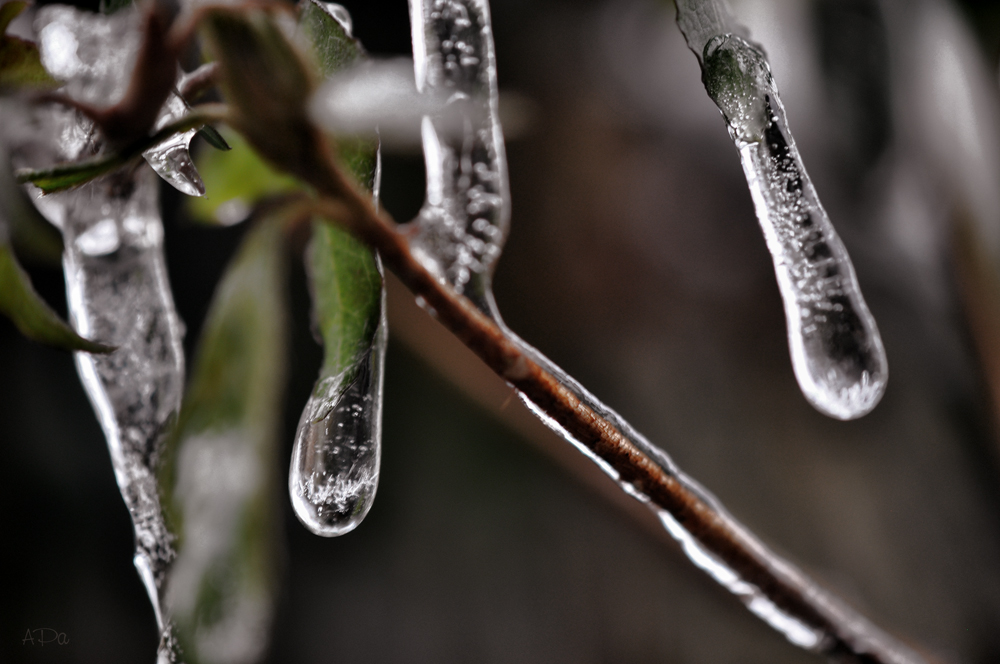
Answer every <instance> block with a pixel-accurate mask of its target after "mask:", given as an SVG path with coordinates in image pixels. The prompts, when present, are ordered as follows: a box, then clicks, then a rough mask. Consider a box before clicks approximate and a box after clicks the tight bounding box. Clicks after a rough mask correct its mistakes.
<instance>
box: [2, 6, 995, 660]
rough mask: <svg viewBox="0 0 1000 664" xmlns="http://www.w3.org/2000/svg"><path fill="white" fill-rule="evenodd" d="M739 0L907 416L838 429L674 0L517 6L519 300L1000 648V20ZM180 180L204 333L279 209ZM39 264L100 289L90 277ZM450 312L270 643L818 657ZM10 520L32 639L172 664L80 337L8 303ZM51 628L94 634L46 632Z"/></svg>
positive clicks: (716, 475)
mask: <svg viewBox="0 0 1000 664" xmlns="http://www.w3.org/2000/svg"><path fill="white" fill-rule="evenodd" d="M344 4H345V5H346V6H347V7H348V8H349V9H350V11H351V13H352V15H353V17H354V23H355V34H356V35H357V36H358V37H360V38H361V39H362V41H363V42H364V44H365V45H366V46H367V48H368V49H369V51H370V52H372V53H373V54H376V55H408V54H409V53H410V46H409V36H410V30H409V24H408V15H407V7H406V3H405V2H404V1H403V0H378V1H375V0H364V1H363V0H356V1H353V2H346V3H344ZM732 5H733V7H734V10H735V12H736V13H737V15H738V16H739V17H740V19H741V20H742V21H743V22H744V23H745V24H746V25H748V27H749V28H750V31H751V34H752V35H753V37H754V38H755V39H757V40H758V41H760V42H761V43H762V44H763V45H764V46H765V48H766V49H767V51H768V53H769V55H770V56H771V61H772V66H773V69H774V72H775V76H776V80H777V82H778V85H779V88H780V89H781V90H782V93H783V98H784V102H785V105H786V108H787V110H788V117H789V123H790V125H791V128H792V131H793V132H794V133H795V137H796V139H797V141H798V144H799V147H800V150H801V152H802V154H803V157H804V159H805V162H806V165H807V167H808V169H809V172H810V174H811V175H812V177H813V180H814V182H815V184H816V187H817V189H818V191H819V193H820V196H821V198H822V200H823V201H824V204H825V205H826V207H827V209H828V211H829V213H830V215H831V217H832V219H833V221H834V223H835V225H836V226H837V228H838V229H839V231H840V232H841V235H842V237H843V239H844V242H845V243H846V245H847V247H848V249H849V251H850V252H851V255H852V257H853V259H854V263H855V267H856V269H857V273H858V276H859V278H860V281H861V284H862V288H863V290H864V292H865V295H866V297H867V299H868V303H869V305H870V307H871V310H872V312H873V313H874V315H875V317H876V319H877V320H878V322H879V326H880V329H881V331H882V334H883V338H884V341H885V346H886V349H887V352H888V355H889V362H890V367H891V371H890V374H891V379H890V382H889V388H888V391H887V393H886V396H885V398H884V400H883V401H882V403H881V405H880V406H879V407H878V408H877V409H876V410H875V411H874V412H873V413H872V414H871V415H869V416H867V417H865V418H864V419H862V420H860V421H855V422H849V423H843V422H836V421H833V420H830V419H828V418H825V417H824V416H822V415H820V414H818V413H817V412H815V411H814V410H812V409H811V408H810V407H809V405H808V404H807V403H806V402H805V400H804V399H803V397H802V396H801V395H800V393H799V392H798V388H797V386H796V383H795V379H794V376H793V374H792V370H791V366H790V363H789V359H788V351H787V345H786V341H785V328H784V319H783V313H782V308H781V303H780V300H779V297H778V291H777V288H776V285H775V283H774V276H773V271H772V267H771V263H770V257H769V256H768V254H767V253H766V250H765V245H764V241H763V239H762V237H761V234H760V232H759V229H758V227H757V222H756V220H755V218H754V214H753V209H752V205H751V201H750V196H749V194H748V192H747V189H746V185H745V182H744V179H743V174H742V171H741V169H740V165H739V162H738V158H737V154H736V151H735V149H734V148H733V146H732V144H731V142H730V141H729V138H728V136H727V134H726V131H725V127H724V124H723V122H722V120H721V118H720V117H719V114H718V112H717V111H716V110H715V108H714V106H713V105H712V103H711V102H710V101H709V99H708V98H707V96H706V95H705V94H704V91H703V89H702V88H701V83H700V74H699V71H698V67H697V63H696V61H695V58H694V56H693V55H692V54H691V53H690V52H688V51H687V50H686V48H685V46H684V43H683V40H682V38H681V36H680V33H679V32H678V31H677V29H676V27H675V25H674V24H673V7H672V6H671V4H670V3H659V2H654V1H653V0H574V1H572V2H569V1H565V0H495V1H494V2H493V3H492V11H493V16H494V30H495V37H496V47H497V58H498V63H499V78H500V85H501V90H502V92H507V93H510V99H513V100H514V101H515V102H516V103H515V104H514V106H515V108H516V109H519V112H520V115H519V116H518V118H519V120H520V121H519V123H518V124H519V125H520V128H519V130H518V131H517V132H515V133H516V136H513V137H512V138H511V140H510V141H509V143H508V146H507V150H508V157H509V167H510V179H511V193H512V197H513V219H512V231H511V235H510V239H509V241H508V245H507V248H506V250H505V253H504V256H503V258H502V259H501V262H500V265H499V268H498V271H497V275H496V297H497V300H498V302H499V305H500V309H501V311H502V312H503V314H504V316H505V318H506V320H507V322H508V324H509V325H510V326H511V327H512V328H513V329H514V330H516V331H517V332H518V333H519V334H520V335H521V336H522V337H524V338H525V339H527V340H528V341H530V342H531V343H533V344H534V345H536V346H537V347H538V348H540V349H541V350H542V351H543V352H545V353H546V354H548V355H549V356H550V357H551V358H552V359H554V360H555V361H556V362H557V363H559V364H561V365H562V366H563V367H564V368H566V369H567V370H568V371H569V372H570V373H571V374H573V375H574V376H576V377H577V378H578V379H580V380H581V381H582V382H583V383H584V384H585V385H587V386H588V387H589V388H590V389H591V390H593V391H594V392H595V393H596V394H597V395H598V396H600V397H601V398H602V399H604V400H605V401H606V402H607V403H609V404H610V405H612V406H613V407H615V408H616V409H618V410H619V411H620V412H621V413H622V414H623V415H625V416H626V417H627V418H628V419H629V420H630V421H632V423H633V424H635V425H636V426H637V428H638V429H639V430H641V431H643V432H644V433H645V434H646V435H647V436H648V437H649V438H650V439H651V440H653V441H654V442H657V443H659V444H660V445H662V446H663V447H664V448H665V449H666V450H667V451H668V452H669V453H670V454H672V455H673V456H674V458H675V459H676V460H677V461H678V463H679V464H680V465H681V467H682V468H684V469H686V470H687V471H688V472H689V473H690V474H691V475H693V476H694V477H695V478H697V479H698V480H699V481H701V482H702V483H703V484H705V485H706V486H707V487H709V488H710V489H711V490H712V491H713V492H715V493H716V494H717V495H718V496H719V497H720V498H721V499H722V500H723V502H724V503H725V504H726V505H727V506H728V507H729V508H730V510H731V511H732V512H733V513H734V514H735V515H736V516H737V517H738V518H740V519H741V520H743V521H744V522H745V523H746V524H747V525H748V526H749V527H750V528H751V529H753V530H754V531H755V532H757V533H758V534H759V535H761V536H762V537H763V538H764V539H765V540H766V541H767V542H768V543H770V544H772V545H773V546H774V547H775V548H776V549H777V550H778V551H780V552H782V553H784V554H786V555H788V556H790V557H791V558H792V559H793V560H795V561H796V562H797V563H799V564H801V565H802V566H803V567H804V568H805V569H806V570H808V571H809V572H810V573H812V574H814V575H815V576H816V577H817V578H819V579H820V580H821V581H822V582H823V583H824V584H826V585H828V586H829V587H831V588H833V589H835V590H836V591H837V592H839V593H841V594H842V595H843V596H845V597H846V598H847V599H848V600H849V601H850V602H852V603H853V604H855V605H856V606H857V607H858V608H860V609H861V610H862V611H864V612H866V613H867V614H869V615H870V616H871V617H872V618H874V619H875V620H876V621H877V622H879V623H880V624H882V625H883V626H884V627H885V628H887V629H889V630H891V631H895V632H898V633H899V634H903V635H906V636H907V637H908V638H911V639H913V640H914V641H916V642H919V643H920V644H921V645H922V646H923V647H925V648H926V649H927V650H928V651H930V652H932V653H934V654H936V655H937V656H939V657H941V658H942V659H943V660H944V661H953V662H969V663H976V664H986V663H989V662H1000V482H998V479H1000V462H998V459H1000V445H998V437H997V431H998V427H997V422H998V420H997V418H996V415H997V412H998V409H997V406H996V404H997V403H998V401H997V399H996V394H997V393H998V392H997V390H996V389H995V386H998V385H1000V381H998V377H1000V371H997V365H996V364H995V363H994V361H993V360H994V359H995V358H996V353H997V352H998V351H1000V325H997V320H998V318H997V316H996V313H995V312H996V311H997V310H998V309H997V302H998V300H997V299H996V298H995V297H993V295H995V292H1000V291H994V289H995V288H996V281H995V276H994V274H995V268H994V266H995V265H1000V260H998V257H1000V89H998V83H997V73H998V72H997V62H998V55H1000V9H998V8H997V7H996V5H995V4H994V3H991V2H985V1H983V2H973V1H972V0H969V1H967V2H965V3H962V4H955V3H949V2H945V0H739V1H734V2H732ZM422 192H423V166H422V159H421V157H420V155H418V154H388V155H386V157H385V173H384V178H383V194H384V204H385V205H386V207H387V208H388V210H389V211H390V212H392V213H393V214H394V215H395V216H396V217H397V219H400V220H405V219H408V218H411V217H412V216H413V214H414V213H415V212H416V210H417V209H418V208H419V206H420V203H421V201H422V195H423V194H422ZM209 193H211V192H209ZM163 204H164V209H165V218H166V227H167V257H168V262H169V270H170V275H171V279H172V282H173V285H174V292H175V298H176V301H177V305H178V308H179V310H180V313H181V316H182V318H183V319H184V320H185V322H186V324H187V329H188V332H187V338H186V347H187V350H188V352H189V353H190V351H191V350H192V349H193V347H194V344H195V342H196V340H197V334H198V330H199V327H200V325H201V321H202V318H203V317H204V315H205V312H206V310H207V307H208V303H209V300H210V297H211V293H212V288H213V285H214V283H215V282H216V280H217V279H218V277H219V275H220V274H221V272H222V270H223V269H224V267H225V262H226V259H227V257H228V256H229V255H230V254H231V253H232V251H233V249H234V248H235V247H236V245H237V244H238V242H239V238H240V237H241V235H242V233H243V232H244V229H243V228H241V227H239V226H237V227H233V228H225V229H222V228H214V229H209V228H204V227H200V226H197V225H194V224H192V223H191V222H190V221H189V220H188V218H187V216H186V212H185V208H184V206H183V201H182V200H181V196H180V195H179V194H177V193H176V192H174V191H173V190H171V189H170V188H169V187H167V186H164V188H163ZM30 268H31V273H32V277H33V279H34V281H35V284H36V287H37V288H38V289H39V290H40V291H41V292H42V293H43V295H45V297H46V298H47V299H48V300H49V301H50V302H52V303H53V305H54V306H55V307H56V308H57V309H59V310H61V311H62V312H65V300H64V295H63V286H62V275H61V272H60V271H59V269H58V267H51V266H46V265H44V264H41V263H36V264H32V265H31V266H30ZM289 293H290V297H291V301H292V303H293V314H294V315H293V323H294V329H293V335H292V343H291V346H290V348H289V349H287V352H288V357H289V361H290V363H291V364H290V366H291V373H290V379H289V386H288V390H287V394H288V397H287V403H286V414H285V422H286V426H285V432H284V444H283V447H282V449H281V451H280V455H279V458H278V459H276V461H275V466H276V467H275V472H276V473H281V474H282V475H284V474H285V473H287V469H288V458H289V455H290V451H291V441H292V435H293V433H294V427H295V424H296V422H297V419H298V415H299V412H300V410H301V406H302V404H303V403H304V401H305V399H306V396H307V394H308V393H309V390H310V387H311V385H312V381H313V380H314V378H315V373H316V370H317V368H318V365H319V360H320V350H319V348H318V347H317V346H316V344H315V342H314V341H313V340H312V337H311V335H310V333H309V329H308V313H307V312H308V296H307V294H306V290H305V285H304V276H303V274H302V271H301V267H300V266H295V267H293V269H292V271H291V274H290V286H289ZM393 301H394V302H399V301H400V298H398V297H397V298H395V299H394V300H393ZM404 304H405V303H404ZM421 315H422V314H420V313H419V312H415V311H410V310H407V309H406V307H405V306H397V307H396V310H395V311H393V312H391V313H390V317H391V322H392V323H393V325H394V326H395V329H394V330H393V332H392V337H391V342H390V349H389V355H388V361H387V365H386V367H387V368H386V395H385V432H384V441H383V444H384V452H383V466H382V477H381V485H380V489H379V494H378V497H377V499H376V502H375V505H374V507H373V508H372V511H371V513H370V514H369V516H368V518H367V519H366V520H365V522H364V523H363V524H362V526H361V527H360V528H359V529H358V530H357V531H355V532H354V533H352V534H350V535H348V536H345V537H342V538H339V539H333V540H326V539H321V538H318V537H314V536H312V535H310V534H309V533H308V532H307V531H306V530H305V529H304V528H303V527H302V526H300V525H299V523H298V522H297V521H296V519H295V517H294V515H293V514H292V512H291V510H290V508H289V506H288V503H287V499H286V498H285V497H284V496H281V497H280V499H281V501H282V510H283V515H284V525H283V528H284V537H285V542H284V556H283V560H282V572H281V578H282V582H283V583H282V592H281V595H280V598H279V603H278V609H277V618H276V623H275V629H274V635H273V645H272V649H271V654H270V659H269V661H273V662H288V663H303V664H306V663H312V662H391V663H395V662H399V663H407V662H414V663H416V662H546V663H556V662H574V663H576V664H587V663H598V662H621V663H626V662H691V663H695V662H712V663H719V664H722V663H729V662H732V663H734V664H735V663H737V662H738V663H752V662H759V663H761V664H764V663H777V662H789V663H791V662H803V663H805V662H809V661H818V660H817V659H816V658H815V657H812V656H810V655H808V654H805V653H802V652H800V651H798V650H796V649H795V648H794V647H792V646H791V645H789V644H788V643H786V642H785V641H784V640H783V639H782V638H781V637H780V636H778V635H777V634H775V633H773V632H772V631H771V630H770V629H769V628H767V627H766V626H765V625H763V623H760V622H759V621H758V620H757V619H756V618H754V617H752V616H751V615H750V614H749V613H748V612H746V611H745V610H744V609H743V608H742V606H740V605H739V603H738V602H737V601H736V600H734V599H733V598H731V597H730V596H728V595H727V594H726V593H725V592H724V591H723V590H722V589H721V588H718V587H717V586H715V584H714V583H713V582H711V581H710V580H708V579H707V577H705V576H704V575H703V574H702V573H700V572H699V571H697V570H696V569H695V568H694V567H693V566H692V565H690V564H689V563H688V562H687V560H686V559H684V557H683V555H682V554H681V553H680V551H679V549H678V548H677V547H676V546H674V545H673V544H672V543H671V542H670V541H669V539H668V538H667V537H666V536H665V535H664V534H663V533H662V532H659V531H658V530H657V529H656V527H655V524H653V522H652V521H651V519H649V518H648V517H647V516H645V515H644V514H643V513H641V511H639V510H636V509H635V507H634V506H630V505H629V504H628V501H622V500H615V499H614V498H613V496H612V499H611V500H609V499H608V498H609V495H610V494H609V492H608V490H607V489H608V487H607V485H606V483H605V484H602V483H601V480H600V478H598V477H595V476H594V474H593V473H588V472H587V470H586V469H585V468H584V469H581V468H580V467H579V464H574V463H573V460H572V458H571V457H572V455H567V454H566V453H565V450H564V449H562V448H558V446H553V441H552V440H551V438H546V434H545V433H544V432H541V431H540V429H538V428H532V427H531V426H530V425H525V424H524V421H523V419H521V415H519V413H521V411H519V410H518V409H519V405H518V404H517V403H516V399H514V400H511V399H510V396H511V395H510V393H509V391H507V392H505V391H504V390H503V389H502V388H501V389H499V391H498V390H497V388H496V386H495V385H494V386H493V387H490V386H488V385H486V383H488V380H487V379H485V378H481V375H480V374H479V373H477V372H476V371H475V369H474V367H473V368H472V369H468V370H466V368H467V367H466V364H467V363H468V359H467V358H465V357H464V356H461V355H460V353H458V352H457V351H454V350H453V347H452V346H449V344H448V340H447V338H446V337H442V336H441V335H437V336H435V333H434V331H433V329H430V328H427V329H428V330H430V331H429V332H426V334H425V333H424V332H422V331H421V330H424V328H425V327H426V325H427V321H425V320H422V319H420V318H419V316H421ZM275 352H281V351H280V349H276V351H275ZM189 357H190V355H189ZM463 363H464V364H463ZM460 365H461V367H465V368H460V369H456V367H459V366H460ZM463 372H464V373H463ZM480 383H482V385H480ZM480 388H481V389H480ZM279 486H283V482H282V483H279ZM0 533H2V540H0V549H2V550H3V552H4V563H3V565H2V569H3V572H2V573H0V662H11V663H15V662H65V663H70V662H81V663H83V662H143V661H146V662H151V661H152V660H153V658H154V653H155V649H156V643H157V634H156V629H155V622H154V618H153V613H152V609H151V608H150V606H149V603H148V600H147V598H146V596H145V591H144V590H143V587H142V585H141V583H140V582H139V579H138V576H137V575H136V574H135V571H134V569H133V567H132V563H131V560H132V551H133V544H132V534H131V527H130V523H129V519H128V514H127V512H126V510H125V508H124V505H123V503H122V501H121V499H120V497H119V495H118V491H117V487H116V485H115V482H114V477H113V474H112V471H111V465H110V463H109V460H108V454H107V451H106V447H105V444H104V441H103V438H102V436H101V433H100V430H99V428H98V425H97V422H96V421H95V419H94V417H93V414H92V412H91V410H90V407H89V404H88V403H87V400H86V397H85V396H84V394H83V391H82V389H81V388H80V386H79V383H78V381H77V379H76V376H75V372H74V369H73V364H72V358H71V356H70V355H69V354H67V353H64V352H60V351H55V350H51V349H48V348H43V347H41V346H38V345H35V344H32V343H30V342H27V341H25V340H24V339H22V338H21V337H20V336H19V335H18V334H17V333H16V331H15V329H14V328H13V326H12V325H11V324H10V323H9V322H8V321H7V320H5V319H4V320H0ZM43 627H48V628H53V629H56V630H58V631H59V632H63V633H65V634H66V635H67V636H68V638H69V643H68V644H67V645H65V646H56V645H50V646H45V647H44V648H42V647H38V646H30V645H24V644H22V639H23V637H24V634H25V632H26V630H28V629H36V628H43Z"/></svg>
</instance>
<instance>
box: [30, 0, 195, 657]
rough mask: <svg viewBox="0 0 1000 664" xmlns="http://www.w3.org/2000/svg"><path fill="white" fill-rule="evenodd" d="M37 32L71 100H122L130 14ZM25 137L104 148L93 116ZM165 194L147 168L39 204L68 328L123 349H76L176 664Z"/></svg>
mask: <svg viewBox="0 0 1000 664" xmlns="http://www.w3.org/2000/svg"><path fill="white" fill-rule="evenodd" d="M36 29H37V30H38V32H39V36H40V46H41V52H42V58H43V62H44V63H45V64H46V66H48V67H51V69H52V71H53V73H55V74H56V75H57V76H59V77H60V78H63V79H64V80H67V85H66V86H65V87H64V88H63V91H64V92H66V93H67V94H69V95H70V96H72V97H74V98H76V99H79V100H81V101H87V102H90V103H98V102H100V103H113V102H114V101H115V100H116V99H117V98H120V96H121V94H122V93H123V92H124V90H125V88H126V87H127V85H128V77H129V74H130V72H131V68H132V65H133V64H134V59H135V53H136V50H137V47H138V42H139V39H140V35H139V30H138V21H137V14H136V12H135V11H134V10H124V11H121V12H118V13H116V14H114V15H112V16H101V15H97V14H89V13H86V12H81V11H77V10H75V9H71V8H68V7H58V6H55V7H45V8H42V9H41V10H40V11H39V13H38V17H37V20H36ZM28 129H29V130H30V131H27V132H25V134H24V135H22V136H21V141H22V145H20V146H19V149H18V156H19V158H20V159H21V160H22V161H34V162H36V163H35V164H33V165H44V164H46V163H58V162H60V161H73V160H77V159H81V158H84V157H86V156H89V155H93V154H97V153H99V152H100V151H101V149H102V147H103V146H102V142H101V140H100V137H99V135H98V133H97V132H96V130H95V129H94V127H93V125H92V123H91V122H90V121H89V120H87V119H86V118H84V117H83V116H82V115H80V114H79V113H77V112H76V111H74V110H71V109H69V108H66V107H62V106H58V105H49V106H44V107H39V108H38V109H37V110H36V111H35V113H34V114H33V118H32V119H31V120H30V122H29V124H28ZM37 162H41V163H37ZM158 192H159V187H158V181H157V179H156V177H155V176H154V175H153V173H152V172H151V171H149V170H148V169H146V168H144V167H141V166H140V167H134V168H124V169H122V170H119V171H117V172H115V173H112V174H110V175H108V176H106V177H104V178H101V179H99V180H95V181H92V182H90V183H88V184H86V185H83V186H81V187H79V188H77V189H74V190H71V191H67V192H63V193H60V194H53V195H50V196H45V197H41V198H38V199H37V200H36V201H35V203H36V206H37V207H38V209H39V210H40V211H41V212H42V214H43V215H45V216H46V217H47V218H48V219H49V220H50V221H51V222H52V223H53V224H54V225H56V226H57V227H58V228H59V229H60V230H61V231H62V233H63V238H64V244H65V251H64V254H63V266H64V270H65V275H66V288H67V299H68V301H69V312H70V319H71V322H72V324H73V327H74V328H75V329H76V330H77V332H79V333H81V334H83V335H85V336H90V337H93V338H96V339H100V340H103V341H104V342H106V343H109V344H112V345H114V346H117V350H115V351H114V352H112V353H110V354H108V355H92V354H87V353H76V354H75V360H76V365H77V371H78V373H79V375H80V378H81V381H82V383H83V385H84V389H85V390H86V392H87V395H88V397H89V398H90V401H91V403H92V404H93V406H94V410H95V411H96V413H97V417H98V420H99V421H100V424H101V428H102V429H103V431H104V434H105V437H106V438H107V443H108V449H109V451H110V454H111V460H112V464H113V467H114V471H115V478H116V479H117V481H118V486H119V488H120V490H121V493H122V498H123V499H124V500H125V504H126V506H127V507H128V510H129V513H130V514H131V517H132V523H133V526H134V529H135V539H136V554H135V561H134V562H135V566H136V569H137V570H138V571H139V575H140V577H141V578H142V580H143V583H144V584H145V586H146V589H147V591H148V593H149V596H150V600H151V602H152V604H153V608H154V610H155V612H156V618H157V622H158V624H159V627H160V631H161V643H160V649H159V660H158V661H160V662H173V661H176V660H177V652H176V643H175V639H174V636H173V631H172V627H171V625H170V624H169V619H168V617H167V616H165V615H164V612H163V604H162V596H161V591H162V590H163V585H164V582H165V579H166V574H167V570H168V568H169V566H170V563H171V561H172V560H173V559H174V557H175V555H176V552H175V548H174V535H173V534H172V533H171V532H169V530H168V529H167V526H166V525H165V522H164V518H163V510H162V507H161V504H160V495H159V491H158V484H157V470H158V464H159V461H160V453H161V451H162V449H163V444H164V442H165V434H166V433H167V430H168V428H169V427H170V425H171V424H172V422H173V421H174V419H175V417H176V415H177V412H178V409H179V407H180V403H181V394H182V390H183V382H184V356H183V350H182V348H181V339H182V336H183V328H182V324H181V322H180V320H179V318H178V316H177V313H176V311H175V309H174V303H173V297H172V295H171V292H170V286H169V283H168V280H167V273H166V265H165V260H164V255H163V226H162V222H161V219H160V211H159V196H158Z"/></svg>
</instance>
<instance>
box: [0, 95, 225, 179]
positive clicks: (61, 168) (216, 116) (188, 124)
mask: <svg viewBox="0 0 1000 664" xmlns="http://www.w3.org/2000/svg"><path fill="white" fill-rule="evenodd" d="M227 113H228V111H227V108H226V106H225V105H224V104H204V105H202V106H197V107H195V108H193V109H192V110H191V112H190V113H189V114H187V115H185V116H184V117H183V118H181V119H180V120H177V121H176V122H172V123H170V124H168V125H166V126H164V127H163V128H162V129H160V130H159V131H157V132H155V133H153V134H151V135H150V136H145V137H143V138H141V139H140V140H137V141H133V142H132V143H131V144H130V145H127V146H125V147H123V148H122V149H121V150H117V151H115V152H112V153H111V154H108V155H102V156H100V157H97V158H95V159H87V160H85V161H78V162H74V163H71V164H60V165H58V166H52V167H51V168H41V169H35V170H32V169H20V170H18V171H17V172H16V173H15V174H14V175H15V177H16V179H17V181H18V182H19V183H21V184H25V183H29V182H30V183H31V184H34V185H35V186H36V187H38V188H39V189H41V190H42V191H43V192H44V193H46V194H51V193H53V192H57V191H63V190H65V189H71V188H73V187H77V186H79V185H82V184H85V183H87V182H89V181H90V180H93V179H94V178H97V177H100V176H101V175H104V174H106V173H110V172H111V171H114V170H116V169H118V168H121V167H122V166H124V165H125V164H127V163H128V162H130V161H132V160H133V159H136V158H138V157H139V155H141V154H142V153H143V152H145V151H146V150H149V149H150V148H153V147H156V146H157V145H159V144H160V143H162V142H164V141H166V140H167V139H169V138H170V137H171V136H173V135H175V134H179V133H181V132H185V131H187V130H189V129H194V128H196V127H201V126H203V125H205V124H208V123H209V122H221V121H224V120H225V119H226V117H227Z"/></svg>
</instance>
